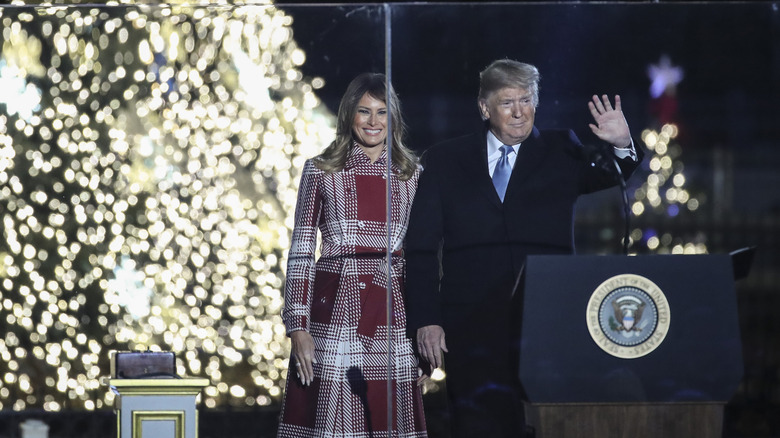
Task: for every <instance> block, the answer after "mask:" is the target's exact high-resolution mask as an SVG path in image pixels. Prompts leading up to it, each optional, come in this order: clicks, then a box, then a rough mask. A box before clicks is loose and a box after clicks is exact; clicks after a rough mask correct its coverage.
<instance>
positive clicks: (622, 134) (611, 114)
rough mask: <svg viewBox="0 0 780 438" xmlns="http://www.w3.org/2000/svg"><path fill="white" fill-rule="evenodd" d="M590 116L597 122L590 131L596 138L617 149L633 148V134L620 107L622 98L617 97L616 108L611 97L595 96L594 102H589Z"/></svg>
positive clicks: (591, 125)
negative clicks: (610, 99)
mask: <svg viewBox="0 0 780 438" xmlns="http://www.w3.org/2000/svg"><path fill="white" fill-rule="evenodd" d="M588 108H590V114H591V115H592V116H593V119H594V120H595V121H596V124H595V125H594V124H592V123H590V124H589V125H588V126H590V130H591V131H593V133H594V134H596V136H597V137H598V138H600V139H602V140H604V141H605V142H607V143H609V144H611V145H612V146H615V147H616V148H621V149H627V148H629V147H631V132H630V131H629V129H628V122H626V117H625V116H624V115H623V110H622V107H621V105H620V96H618V95H615V108H614V109H613V108H612V104H611V103H610V102H609V96H607V95H606V94H605V95H603V96H601V100H599V98H598V96H596V95H593V101H592V102H588Z"/></svg>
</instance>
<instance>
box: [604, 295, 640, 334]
mask: <svg viewBox="0 0 780 438" xmlns="http://www.w3.org/2000/svg"><path fill="white" fill-rule="evenodd" d="M645 305H646V304H645V303H644V301H642V300H640V299H639V298H637V297H635V296H632V295H624V296H622V297H620V298H618V299H616V300H614V301H612V309H613V311H614V318H615V319H614V320H613V319H612V318H610V321H609V322H610V324H609V325H610V328H611V329H612V330H617V331H619V332H622V331H625V332H641V331H642V327H641V326H640V325H639V322H640V321H641V320H642V311H643V310H644V309H645Z"/></svg>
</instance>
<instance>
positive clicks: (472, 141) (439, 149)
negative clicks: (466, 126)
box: [424, 131, 486, 156]
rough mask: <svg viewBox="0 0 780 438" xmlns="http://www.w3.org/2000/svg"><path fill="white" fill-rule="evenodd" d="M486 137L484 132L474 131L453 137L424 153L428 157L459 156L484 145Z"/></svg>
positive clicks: (436, 144)
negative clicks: (463, 152) (460, 153)
mask: <svg viewBox="0 0 780 438" xmlns="http://www.w3.org/2000/svg"><path fill="white" fill-rule="evenodd" d="M485 135H486V134H485V132H484V131H474V132H470V133H468V134H464V135H460V136H457V137H451V138H448V139H446V140H443V141H440V142H438V143H435V144H434V145H433V146H431V147H429V148H428V149H427V150H426V151H425V152H424V153H425V154H426V155H446V156H453V155H457V154H458V153H459V152H461V151H465V150H468V149H470V148H473V147H479V145H480V144H484V143H485Z"/></svg>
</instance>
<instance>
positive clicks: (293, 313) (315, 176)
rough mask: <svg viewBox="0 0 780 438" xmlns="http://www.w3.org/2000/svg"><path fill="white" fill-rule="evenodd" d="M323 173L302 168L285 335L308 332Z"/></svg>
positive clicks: (286, 289) (310, 165)
mask: <svg viewBox="0 0 780 438" xmlns="http://www.w3.org/2000/svg"><path fill="white" fill-rule="evenodd" d="M322 175H323V172H322V171H321V170H319V169H317V168H316V167H315V166H314V163H313V162H312V160H307V161H306V163H305V164H304V167H303V174H302V175H301V182H300V186H299V188H298V201H297V204H296V206H295V223H294V226H293V232H292V238H291V242H290V252H289V255H288V259H287V279H286V282H285V287H284V309H283V310H282V318H283V319H284V324H285V326H286V328H287V334H290V333H291V332H294V331H297V330H307V331H308V329H309V316H310V312H311V301H312V295H313V292H312V287H313V285H314V273H315V266H314V261H315V260H314V257H315V255H314V254H315V250H316V246H317V229H318V224H319V221H320V214H321V212H322V194H321V191H320V181H321V179H322Z"/></svg>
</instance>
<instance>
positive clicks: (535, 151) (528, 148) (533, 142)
mask: <svg viewBox="0 0 780 438" xmlns="http://www.w3.org/2000/svg"><path fill="white" fill-rule="evenodd" d="M544 156H545V146H544V140H542V138H541V136H540V134H539V130H538V129H536V127H534V129H533V131H531V135H530V136H528V138H527V139H526V140H525V141H524V142H523V143H522V145H521V146H520V150H519V151H518V153H517V160H516V161H515V166H514V168H512V176H511V177H510V178H509V185H508V186H507V189H506V196H505V197H504V203H506V202H507V201H508V200H509V199H510V198H511V197H512V194H513V192H515V191H516V190H518V187H519V186H522V185H523V183H524V182H526V181H527V180H528V178H530V177H531V176H532V175H533V173H534V172H536V171H537V170H538V169H539V168H540V165H541V163H542V161H543V160H544ZM496 198H498V195H496Z"/></svg>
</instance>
